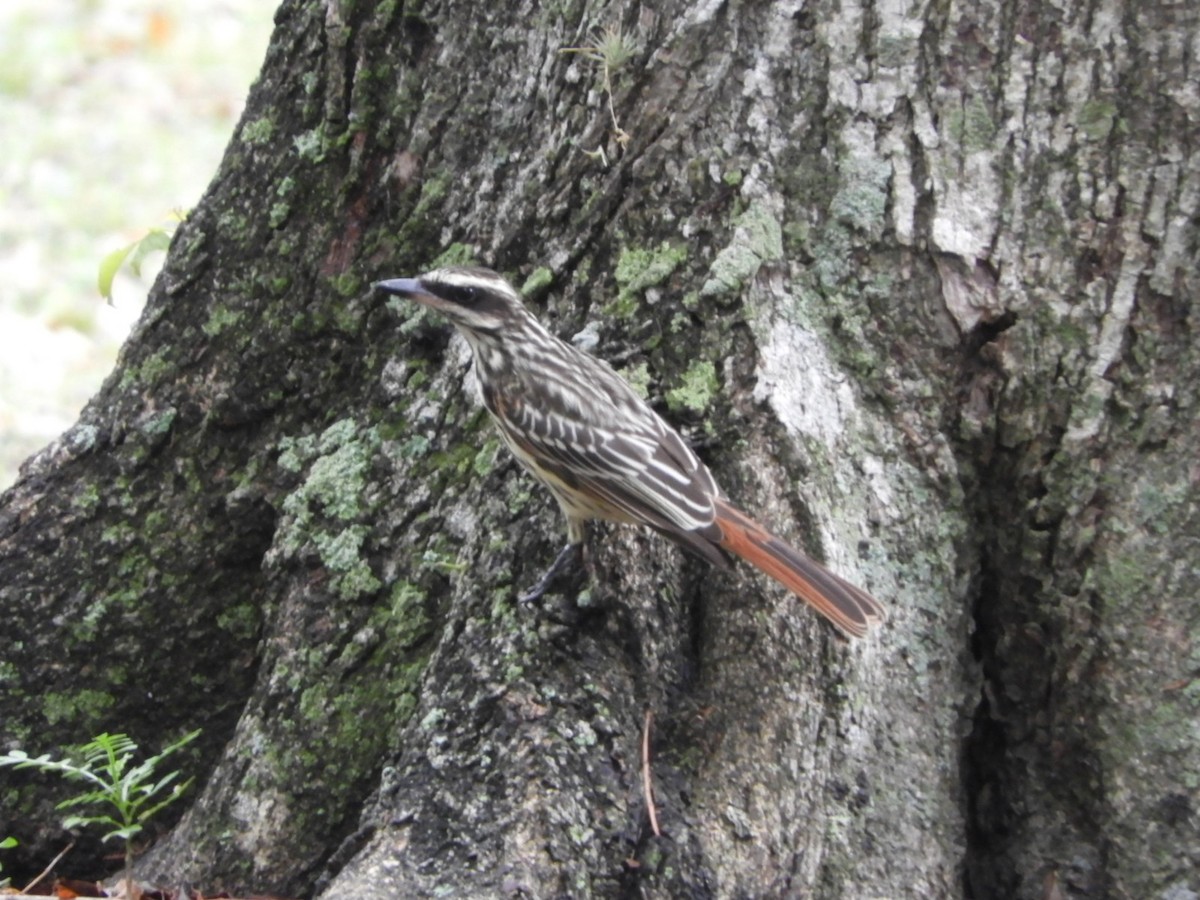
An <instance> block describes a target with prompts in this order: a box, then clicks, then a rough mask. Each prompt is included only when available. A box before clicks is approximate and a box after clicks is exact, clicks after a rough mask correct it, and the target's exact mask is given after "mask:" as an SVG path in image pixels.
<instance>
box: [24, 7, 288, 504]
mask: <svg viewBox="0 0 1200 900" xmlns="http://www.w3.org/2000/svg"><path fill="white" fill-rule="evenodd" d="M276 5H277V2H276V0H183V2H170V3H168V2H163V0H158V2H154V0H0V489H3V488H5V487H7V486H8V485H10V484H11V483H12V482H13V481H14V480H15V478H16V474H17V468H18V466H20V464H21V462H22V461H23V460H24V459H25V457H27V456H29V455H30V454H31V453H33V452H35V451H36V450H38V449H40V448H41V447H42V446H44V445H45V444H46V443H48V442H49V441H50V440H52V439H53V438H55V437H56V436H57V435H59V434H60V433H61V432H62V431H63V430H64V429H66V428H68V427H69V426H70V425H71V424H72V423H73V422H74V421H75V418H76V416H77V415H78V413H79V411H80V409H81V408H82V407H83V405H84V404H85V403H86V402H87V400H88V399H89V398H90V397H91V396H92V395H93V394H94V393H95V392H96V390H97V389H98V388H99V386H100V384H101V382H102V381H103V380H104V378H105V376H106V375H107V374H108V373H109V371H111V369H112V366H113V362H114V361H115V359H116V354H117V350H118V349H119V347H120V345H121V342H122V341H123V340H124V338H125V335H126V334H127V333H128V331H129V328H130V326H131V325H132V323H133V321H134V320H135V319H136V318H137V316H138V314H139V312H140V310H141V307H142V303H143V301H144V299H145V295H146V292H147V290H148V289H149V285H150V282H151V281H152V280H153V276H154V274H155V273H156V272H157V270H158V267H159V264H160V261H161V260H160V259H158V258H151V259H150V260H149V261H148V262H149V265H148V266H147V267H145V268H144V269H143V272H142V276H143V277H142V278H140V279H139V278H135V277H133V276H132V275H131V274H130V273H128V272H125V273H123V274H122V275H120V276H119V277H118V279H117V281H116V283H115V286H114V304H113V305H112V306H109V305H106V304H105V303H104V301H103V300H101V299H100V296H99V294H98V292H97V288H96V277H97V270H98V267H99V264H100V261H101V260H102V259H103V258H104V257H105V256H106V255H107V254H108V253H110V252H111V251H113V250H116V249H117V248H119V247H121V246H124V245H126V244H128V243H130V242H131V241H133V240H136V239H138V238H139V237H141V236H142V235H143V234H145V232H146V231H147V230H148V229H150V228H153V227H156V226H161V225H164V224H166V223H168V222H169V221H170V219H171V216H172V213H173V212H174V211H178V210H187V209H189V208H191V207H192V206H194V205H195V204H196V202H197V201H198V200H199V199H200V195H201V193H202V192H203V191H204V188H205V186H206V185H207V183H208V180H209V179H210V178H211V176H212V175H213V173H214V172H215V171H216V167H217V163H218V162H219V161H220V158H221V154H222V152H223V150H224V147H225V143H226V141H227V140H228V139H229V136H230V134H232V132H233V127H234V125H235V123H236V121H237V117H238V115H239V114H240V113H241V108H242V103H243V100H244V98H245V95H246V91H247V90H248V88H249V86H250V83H251V82H252V81H253V79H254V77H255V76H256V75H257V74H258V68H259V65H260V63H261V61H262V58H263V54H264V52H265V49H266V44H267V39H268V37H269V35H270V28H271V18H272V16H273V15H274V12H275V8H276Z"/></svg>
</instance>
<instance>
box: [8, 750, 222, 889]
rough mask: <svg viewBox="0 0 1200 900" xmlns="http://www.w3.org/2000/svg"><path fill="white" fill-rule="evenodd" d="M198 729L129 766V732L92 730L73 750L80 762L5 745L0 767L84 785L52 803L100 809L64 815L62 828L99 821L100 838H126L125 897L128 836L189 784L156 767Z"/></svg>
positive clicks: (131, 755)
mask: <svg viewBox="0 0 1200 900" xmlns="http://www.w3.org/2000/svg"><path fill="white" fill-rule="evenodd" d="M198 734H200V729H196V730H195V731H193V732H191V733H190V734H187V735H184V736H183V737H182V738H180V739H179V740H178V741H176V742H175V743H173V744H170V745H168V746H167V747H165V748H163V751H162V752H161V753H159V754H158V755H157V756H151V757H150V758H149V759H147V760H146V761H145V762H142V763H140V764H138V765H133V758H134V754H135V753H136V752H137V749H138V747H137V744H135V743H134V742H133V741H132V740H130V738H129V736H128V735H124V734H107V733H105V734H100V735H97V736H96V737H94V738H92V740H90V741H89V742H88V743H86V744H84V745H83V746H82V747H80V748H79V749H78V751H77V756H78V758H79V759H80V761H79V762H76V761H75V760H74V759H70V758H67V759H51V758H50V755H49V754H44V755H42V756H38V757H31V756H30V755H29V754H28V753H26V752H25V751H23V750H10V751H9V752H8V753H6V754H4V755H3V756H0V766H12V767H13V768H16V769H37V770H38V771H41V772H57V773H58V774H59V775H62V776H63V778H65V779H67V780H68V781H77V782H82V783H84V784H85V785H87V790H85V791H84V792H83V793H82V794H77V795H75V796H74V797H69V798H68V799H66V800H63V801H62V802H61V803H59V804H58V806H57V807H56V808H57V809H75V810H81V811H82V810H86V809H87V808H88V807H100V811H99V812H94V813H92V814H80V813H75V814H72V815H69V816H67V817H66V818H65V819H64V820H63V827H64V828H76V827H79V826H86V825H99V826H101V827H103V828H105V829H107V830H106V832H105V834H104V836H103V839H104V840H106V841H107V840H109V839H111V838H118V839H120V840H123V841H124V842H125V878H126V882H127V885H126V891H127V892H126V896H130V897H131V896H133V894H132V892H131V885H129V884H128V881H129V879H130V874H129V873H130V867H131V865H132V862H133V850H132V845H131V844H130V839H131V838H133V837H135V836H136V835H137V834H139V833H140V832H141V831H142V826H143V825H144V824H145V823H146V822H147V821H149V819H150V818H151V817H153V816H154V814H155V813H157V812H158V811H159V810H161V809H162V808H163V807H165V806H167V805H168V804H169V803H171V802H173V801H174V800H177V799H178V798H179V797H180V796H181V795H182V794H183V792H184V791H186V790H187V789H188V787H189V786H190V785H191V783H192V779H190V778H189V779H188V780H187V781H185V782H183V783H179V782H178V781H177V779H178V778H179V772H178V771H173V772H168V773H167V774H166V775H162V776H161V777H160V776H159V775H158V773H157V772H156V770H157V769H158V767H159V765H160V763H162V761H163V760H164V759H166V758H167V757H168V756H170V755H171V754H172V753H175V752H176V751H177V750H179V749H180V748H181V747H183V746H184V745H186V744H188V743H190V742H191V741H193V740H195V738H196V736H197V735H198ZM168 788H170V790H169V791H168V790H167V789H168ZM114 810H115V812H114ZM10 846H11V845H10Z"/></svg>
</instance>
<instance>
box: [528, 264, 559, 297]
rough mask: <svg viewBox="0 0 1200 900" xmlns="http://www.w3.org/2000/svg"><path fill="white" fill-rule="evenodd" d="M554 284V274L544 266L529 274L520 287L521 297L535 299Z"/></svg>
mask: <svg viewBox="0 0 1200 900" xmlns="http://www.w3.org/2000/svg"><path fill="white" fill-rule="evenodd" d="M553 282H554V273H553V272H551V271H550V270H549V269H547V268H546V267H545V266H539V267H538V268H536V269H534V270H533V271H532V272H530V273H529V277H528V278H526V279H525V283H524V284H523V285H521V296H522V297H535V296H537V295H538V294H540V293H541V292H542V291H544V290H546V288H548V287H550V285H551V284H552V283H553Z"/></svg>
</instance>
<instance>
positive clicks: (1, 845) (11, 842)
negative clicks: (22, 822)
mask: <svg viewBox="0 0 1200 900" xmlns="http://www.w3.org/2000/svg"><path fill="white" fill-rule="evenodd" d="M15 846H17V839H16V838H14V837H6V838H5V839H4V840H2V841H0V850H8V849H10V848H12V847H15ZM3 871H4V866H0V872H3ZM2 887H8V879H7V878H0V888H2Z"/></svg>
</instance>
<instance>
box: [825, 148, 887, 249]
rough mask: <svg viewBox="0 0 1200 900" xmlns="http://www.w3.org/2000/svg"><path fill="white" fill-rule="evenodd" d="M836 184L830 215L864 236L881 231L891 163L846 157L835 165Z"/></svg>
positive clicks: (883, 222) (876, 159)
mask: <svg viewBox="0 0 1200 900" xmlns="http://www.w3.org/2000/svg"><path fill="white" fill-rule="evenodd" d="M838 174H839V176H840V177H839V187H838V191H837V193H836V194H834V196H833V201H832V203H831V204H830V209H829V211H830V214H831V215H833V216H834V217H835V218H836V219H838V220H839V221H841V222H844V223H845V224H847V225H849V226H850V227H851V228H855V229H857V230H859V231H861V232H864V233H865V234H868V235H873V236H875V235H879V234H880V233H882V231H883V227H884V224H885V216H886V213H887V199H888V185H889V183H890V181H891V177H892V166H891V163H889V162H888V161H887V160H885V159H878V158H875V157H863V156H849V157H846V158H845V159H843V160H842V162H841V164H840V165H839V173H838Z"/></svg>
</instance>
